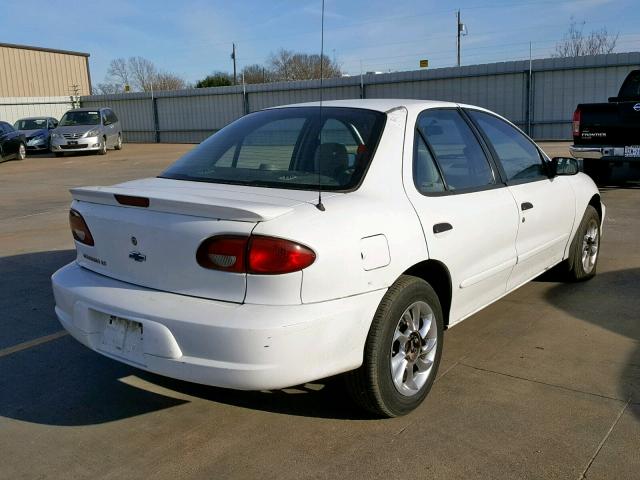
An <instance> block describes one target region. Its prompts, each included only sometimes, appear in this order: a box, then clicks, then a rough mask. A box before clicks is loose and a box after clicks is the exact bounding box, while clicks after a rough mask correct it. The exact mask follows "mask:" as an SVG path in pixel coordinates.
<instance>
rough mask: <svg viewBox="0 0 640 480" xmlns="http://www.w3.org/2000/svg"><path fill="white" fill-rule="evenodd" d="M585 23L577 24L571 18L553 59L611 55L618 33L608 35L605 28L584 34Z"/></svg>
mask: <svg viewBox="0 0 640 480" xmlns="http://www.w3.org/2000/svg"><path fill="white" fill-rule="evenodd" d="M584 26H585V22H581V23H577V22H576V21H575V20H574V19H573V18H572V19H571V23H570V25H569V30H568V31H567V33H565V35H564V37H563V38H562V40H561V41H560V42H558V43H557V44H556V51H555V53H553V54H552V56H554V57H581V56H583V55H599V54H602V53H611V52H613V50H614V49H615V48H616V44H617V43H618V37H619V35H620V34H619V33H616V34H615V35H613V34H610V33H609V32H608V31H607V29H606V28H603V29H601V30H593V31H591V33H589V35H585V34H584Z"/></svg>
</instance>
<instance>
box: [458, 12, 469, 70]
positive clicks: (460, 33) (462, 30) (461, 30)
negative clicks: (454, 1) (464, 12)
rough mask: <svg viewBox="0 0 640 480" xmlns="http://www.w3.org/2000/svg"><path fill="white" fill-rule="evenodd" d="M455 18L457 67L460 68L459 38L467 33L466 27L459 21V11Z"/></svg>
mask: <svg viewBox="0 0 640 480" xmlns="http://www.w3.org/2000/svg"><path fill="white" fill-rule="evenodd" d="M456 18H457V22H456V23H457V27H456V31H457V38H458V66H460V37H461V36H465V35H466V34H467V33H468V32H467V26H466V25H465V24H464V23H462V22H461V21H460V10H458V11H457V12H456Z"/></svg>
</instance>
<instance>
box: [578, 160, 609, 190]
mask: <svg viewBox="0 0 640 480" xmlns="http://www.w3.org/2000/svg"><path fill="white" fill-rule="evenodd" d="M583 169H584V173H586V174H587V175H589V176H590V177H591V178H592V179H593V181H594V182H596V183H597V184H598V185H602V184H604V183H607V182H608V181H609V179H610V178H611V165H609V163H608V162H603V161H602V160H595V159H593V158H585V159H584V160H583Z"/></svg>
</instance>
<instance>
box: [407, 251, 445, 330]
mask: <svg viewBox="0 0 640 480" xmlns="http://www.w3.org/2000/svg"><path fill="white" fill-rule="evenodd" d="M403 275H412V276H414V277H418V278H421V279H422V280H424V281H425V282H428V283H429V285H431V287H432V288H433V289H434V290H435V292H436V295H438V299H439V300H440V306H441V307H442V315H443V316H444V318H443V323H444V326H445V327H447V326H448V325H449V313H450V311H451V295H452V288H451V274H450V273H449V269H448V268H447V266H446V265H445V264H444V263H442V262H440V261H438V260H424V261H422V262H420V263H416V264H415V265H413V266H412V267H410V268H408V269H407V270H405V271H404V272H403Z"/></svg>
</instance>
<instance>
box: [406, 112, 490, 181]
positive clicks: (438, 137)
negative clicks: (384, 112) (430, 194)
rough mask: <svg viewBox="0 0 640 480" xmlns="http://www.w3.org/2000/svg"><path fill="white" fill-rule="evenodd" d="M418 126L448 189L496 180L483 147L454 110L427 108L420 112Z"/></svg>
mask: <svg viewBox="0 0 640 480" xmlns="http://www.w3.org/2000/svg"><path fill="white" fill-rule="evenodd" d="M418 128H419V129H420V131H421V132H422V134H423V135H424V137H425V138H426V140H427V142H429V145H430V146H431V149H432V151H433V153H434V155H435V156H436V160H437V162H438V164H439V165H440V170H441V171H442V174H443V175H444V180H445V181H446V183H447V188H448V189H449V190H461V189H465V188H477V187H484V186H487V185H491V184H494V183H495V179H494V176H493V171H492V170H491V166H490V165H489V161H488V160H487V157H486V156H485V154H484V151H483V150H482V148H481V147H480V144H479V143H478V140H477V139H476V137H475V135H474V134H473V131H472V130H471V128H470V127H469V125H468V124H467V122H466V121H465V120H464V119H463V118H462V117H461V116H460V113H458V111H457V110H427V111H425V112H423V113H421V114H420V117H419V118H418Z"/></svg>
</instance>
